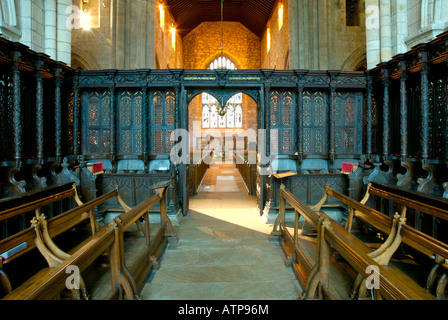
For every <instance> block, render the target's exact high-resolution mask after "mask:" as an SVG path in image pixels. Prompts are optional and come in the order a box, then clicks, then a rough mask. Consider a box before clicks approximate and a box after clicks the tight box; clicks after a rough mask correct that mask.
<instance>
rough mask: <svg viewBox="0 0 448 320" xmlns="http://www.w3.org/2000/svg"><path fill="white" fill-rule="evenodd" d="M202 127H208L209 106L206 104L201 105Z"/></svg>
mask: <svg viewBox="0 0 448 320" xmlns="http://www.w3.org/2000/svg"><path fill="white" fill-rule="evenodd" d="M202 128H210V107H209V106H208V105H204V106H203V107H202Z"/></svg>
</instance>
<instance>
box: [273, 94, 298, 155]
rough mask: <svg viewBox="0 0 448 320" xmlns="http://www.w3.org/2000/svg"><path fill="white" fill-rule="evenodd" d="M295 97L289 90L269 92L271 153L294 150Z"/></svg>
mask: <svg viewBox="0 0 448 320" xmlns="http://www.w3.org/2000/svg"><path fill="white" fill-rule="evenodd" d="M295 99H296V98H295V95H294V94H293V93H292V92H291V91H283V92H282V91H273V92H271V96H270V106H271V112H270V126H271V153H273V152H278V153H279V154H293V153H295V152H296V139H297V138H296V129H295V127H296V126H295V123H296V120H295V112H294V105H295Z"/></svg>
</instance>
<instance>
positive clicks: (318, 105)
mask: <svg viewBox="0 0 448 320" xmlns="http://www.w3.org/2000/svg"><path fill="white" fill-rule="evenodd" d="M327 106H328V94H327V93H326V92H322V91H316V92H310V91H305V92H304V93H303V152H304V154H314V155H325V154H328V139H327V135H328V132H327V130H328V129H327V128H328V126H327V123H328V112H327Z"/></svg>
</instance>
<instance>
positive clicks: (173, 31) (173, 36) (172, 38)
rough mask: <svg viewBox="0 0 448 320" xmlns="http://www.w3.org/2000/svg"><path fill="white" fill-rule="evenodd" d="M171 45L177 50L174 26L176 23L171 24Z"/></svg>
mask: <svg viewBox="0 0 448 320" xmlns="http://www.w3.org/2000/svg"><path fill="white" fill-rule="evenodd" d="M170 31H171V46H172V47H173V49H174V50H176V28H175V27H174V24H172V25H171V29H170Z"/></svg>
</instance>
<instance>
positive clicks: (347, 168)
mask: <svg viewBox="0 0 448 320" xmlns="http://www.w3.org/2000/svg"><path fill="white" fill-rule="evenodd" d="M353 167H354V165H353V163H350V162H342V169H341V172H342V173H346V174H350V173H353V169H354V168H353Z"/></svg>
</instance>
